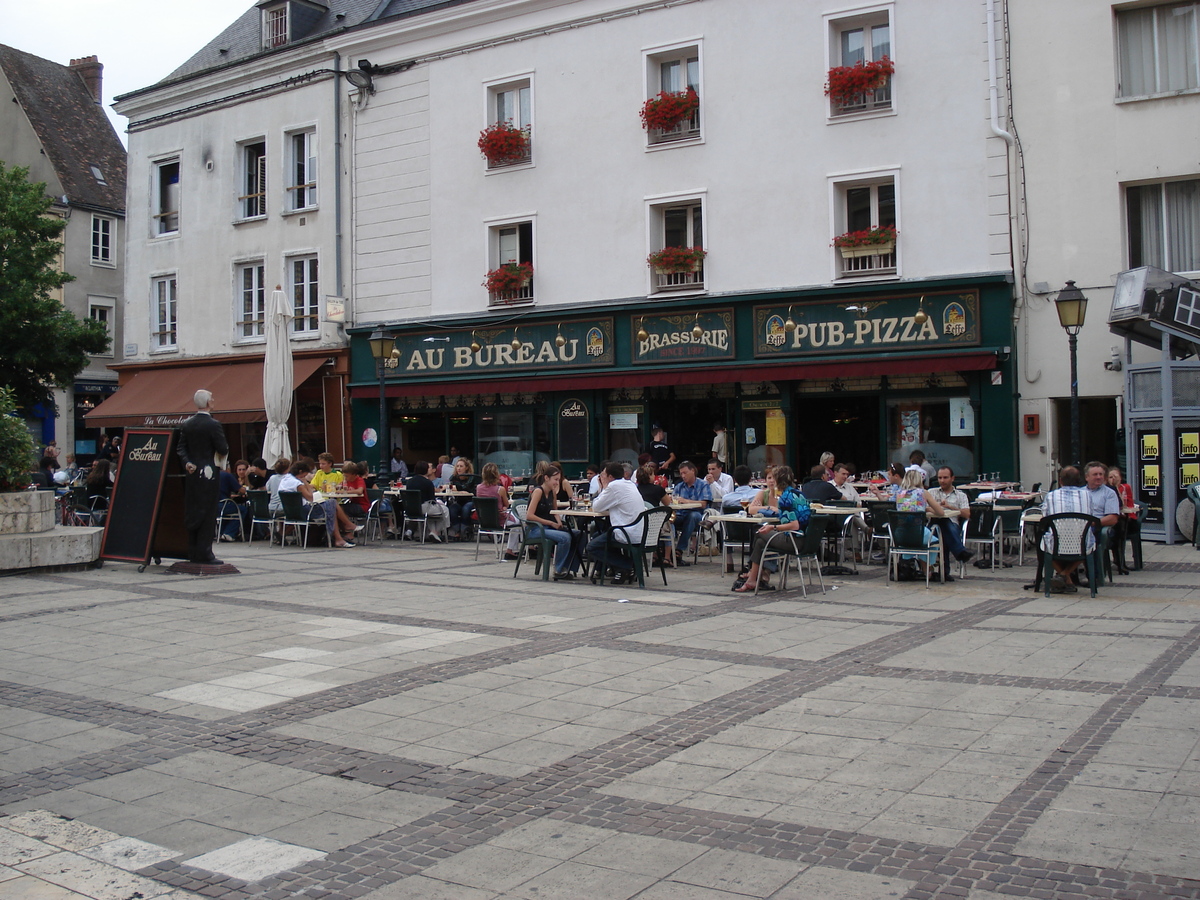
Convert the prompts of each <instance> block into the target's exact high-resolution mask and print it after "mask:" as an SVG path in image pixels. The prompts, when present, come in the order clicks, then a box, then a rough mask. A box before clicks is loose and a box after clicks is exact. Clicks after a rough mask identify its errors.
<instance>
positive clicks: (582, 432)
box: [558, 400, 588, 462]
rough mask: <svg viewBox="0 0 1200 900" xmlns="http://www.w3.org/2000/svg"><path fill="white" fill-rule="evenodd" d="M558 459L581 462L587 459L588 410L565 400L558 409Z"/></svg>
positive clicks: (575, 402) (576, 401)
mask: <svg viewBox="0 0 1200 900" xmlns="http://www.w3.org/2000/svg"><path fill="white" fill-rule="evenodd" d="M558 458H559V459H561V460H568V461H570V462H582V461H584V460H586V459H587V458H588V408H587V406H585V405H584V404H583V402H582V401H580V400H567V401H566V402H565V403H563V404H562V405H561V406H559V408H558Z"/></svg>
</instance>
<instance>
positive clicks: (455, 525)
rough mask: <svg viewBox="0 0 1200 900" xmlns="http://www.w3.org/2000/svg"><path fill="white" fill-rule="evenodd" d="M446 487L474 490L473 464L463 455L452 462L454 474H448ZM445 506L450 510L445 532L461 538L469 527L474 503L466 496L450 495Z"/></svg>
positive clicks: (456, 538)
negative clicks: (448, 478)
mask: <svg viewBox="0 0 1200 900" xmlns="http://www.w3.org/2000/svg"><path fill="white" fill-rule="evenodd" d="M446 487H447V488H449V489H450V490H452V491H466V492H467V493H469V494H470V493H474V492H475V466H474V465H472V463H471V461H470V460H469V459H467V458H466V457H465V456H460V457H459V458H458V460H457V462H455V463H454V474H453V475H451V476H450V480H449V482H447V484H446ZM446 506H447V508H449V510H450V528H449V530H448V531H447V534H448V535H449V537H450V538H452V539H453V540H461V539H462V537H463V534H464V533H465V532H466V531H467V530H469V528H470V522H471V510H473V509H474V508H475V504H473V503H472V502H471V501H470V500H468V499H467V498H466V497H450V498H448V499H447V503H446Z"/></svg>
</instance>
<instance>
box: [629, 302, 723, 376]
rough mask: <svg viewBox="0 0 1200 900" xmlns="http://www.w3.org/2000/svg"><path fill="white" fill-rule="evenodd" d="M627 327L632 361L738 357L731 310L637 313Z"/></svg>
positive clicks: (646, 361)
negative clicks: (669, 313)
mask: <svg viewBox="0 0 1200 900" xmlns="http://www.w3.org/2000/svg"><path fill="white" fill-rule="evenodd" d="M630 326H631V328H632V337H631V339H630V345H631V346H632V347H633V362H635V363H666V362H680V361H687V362H697V361H705V360H715V359H735V358H736V356H737V353H736V351H735V349H734V341H733V310H732V309H703V310H700V311H698V312H688V313H680V314H678V315H663V316H660V315H647V316H639V317H637V318H634V319H633V320H632V321H631V322H630ZM643 334H644V335H645V336H644V337H642V336H641V335H643Z"/></svg>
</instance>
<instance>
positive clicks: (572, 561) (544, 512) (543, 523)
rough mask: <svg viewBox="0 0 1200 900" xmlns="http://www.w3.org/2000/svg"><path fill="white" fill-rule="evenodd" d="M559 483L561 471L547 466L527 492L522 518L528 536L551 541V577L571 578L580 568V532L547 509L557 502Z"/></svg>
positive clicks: (552, 507)
mask: <svg viewBox="0 0 1200 900" xmlns="http://www.w3.org/2000/svg"><path fill="white" fill-rule="evenodd" d="M561 484H562V470H561V469H558V468H556V467H555V466H549V467H548V468H547V469H546V471H545V473H544V474H542V475H541V476H539V477H538V480H537V483H536V485H535V486H534V488H533V490H532V491H530V492H529V511H528V512H527V513H526V514H525V518H526V521H527V522H528V523H529V534H530V536H531V537H534V538H545V539H546V540H549V541H553V542H554V580H555V581H570V580H572V579H573V578H574V577H575V572H576V570H577V569H578V568H579V561H580V558H581V553H580V548H579V543H580V537H581V535H580V533H579V532H578V531H575V530H574V529H572V528H568V527H567V526H565V525H563V524H562V523H561V522H559V521H558V520H557V519H555V518H554V517H553V516H552V515H551V512H550V511H551V510H552V509H555V508H556V505H557V501H556V500H555V498H556V497H557V496H558V489H559V487H560V485H561Z"/></svg>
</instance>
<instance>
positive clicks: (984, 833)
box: [910, 626, 1200, 898]
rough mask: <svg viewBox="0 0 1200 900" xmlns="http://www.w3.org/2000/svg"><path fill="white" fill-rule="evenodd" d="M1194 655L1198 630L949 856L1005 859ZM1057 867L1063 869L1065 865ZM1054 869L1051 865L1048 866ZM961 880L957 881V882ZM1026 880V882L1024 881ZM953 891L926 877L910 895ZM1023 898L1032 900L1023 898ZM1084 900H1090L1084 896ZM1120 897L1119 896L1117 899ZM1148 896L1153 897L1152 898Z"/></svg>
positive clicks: (1106, 706)
mask: <svg viewBox="0 0 1200 900" xmlns="http://www.w3.org/2000/svg"><path fill="white" fill-rule="evenodd" d="M1197 649H1200V626H1197V627H1196V628H1193V629H1192V631H1191V632H1190V633H1189V634H1188V635H1187V636H1185V637H1183V638H1180V639H1179V640H1177V641H1175V642H1174V643H1173V644H1172V646H1171V647H1169V648H1168V649H1166V650H1164V651H1163V652H1162V653H1161V654H1159V656H1158V658H1157V659H1156V660H1154V661H1153V662H1152V663H1151V664H1150V665H1148V666H1146V667H1145V668H1144V669H1143V670H1142V671H1141V672H1139V673H1138V674H1137V675H1136V676H1135V677H1134V678H1132V679H1130V680H1129V682H1128V683H1127V684H1126V685H1124V686H1123V687H1122V688H1121V690H1119V691H1118V692H1117V693H1116V694H1115V695H1113V696H1112V697H1110V698H1109V699H1108V700H1106V701H1105V702H1104V703H1103V704H1102V705H1101V706H1100V708H1099V709H1097V710H1096V712H1094V713H1093V714H1092V715H1091V716H1089V717H1088V720H1087V721H1086V722H1084V723H1083V724H1082V725H1081V726H1080V727H1079V728H1077V729H1076V730H1075V732H1074V733H1073V734H1072V735H1071V736H1070V737H1068V738H1067V739H1066V740H1065V741H1063V743H1062V744H1061V745H1059V748H1058V749H1057V750H1056V751H1054V752H1053V753H1052V754H1051V755H1050V756H1049V757H1048V758H1047V759H1046V760H1045V762H1043V763H1042V765H1040V766H1039V767H1038V769H1037V771H1035V772H1034V773H1033V774H1031V775H1030V776H1029V777H1028V778H1026V779H1025V781H1024V782H1022V783H1021V784H1020V785H1018V786H1017V787H1016V788H1014V790H1013V791H1012V792H1011V793H1010V794H1009V795H1008V796H1007V797H1006V798H1005V799H1004V800H1002V801H1001V802H1000V803H999V804H997V805H996V808H995V809H994V810H993V811H992V812H991V813H990V814H989V815H988V816H987V817H986V818H985V819H984V820H983V822H982V823H980V825H979V826H978V827H977V828H976V829H975V830H974V831H973V832H972V834H970V835H969V836H968V837H967V838H966V839H964V840H963V841H961V842H960V843H959V844H958V845H957V846H956V847H955V850H954V853H953V854H952V856H956V857H968V856H969V857H970V858H971V859H974V858H976V855H977V856H978V858H981V859H985V860H986V859H991V858H1001V859H1002V858H1007V857H1009V856H1011V854H1012V853H1013V852H1014V849H1015V847H1016V845H1017V844H1018V843H1019V842H1020V841H1021V839H1022V838H1024V837H1025V835H1026V834H1028V832H1029V829H1030V828H1031V827H1032V826H1033V824H1035V823H1036V822H1037V820H1038V819H1039V818H1040V816H1041V813H1042V812H1044V811H1045V810H1046V809H1047V808H1048V807H1049V806H1050V804H1051V803H1053V801H1054V800H1055V798H1057V797H1059V796H1061V794H1062V793H1063V791H1065V790H1066V788H1067V787H1068V786H1069V785H1070V783H1071V782H1072V781H1073V780H1074V779H1075V778H1076V777H1077V776H1078V775H1079V774H1080V773H1081V772H1082V771H1083V770H1084V768H1085V767H1086V766H1087V765H1088V764H1089V763H1090V762H1091V761H1092V760H1093V759H1095V757H1096V755H1097V754H1098V753H1099V752H1100V751H1101V750H1102V749H1103V748H1104V746H1105V744H1107V742H1108V741H1109V740H1110V739H1111V738H1112V737H1113V735H1115V734H1116V733H1117V731H1118V730H1119V729H1120V727H1121V725H1123V724H1125V723H1126V722H1128V721H1129V719H1130V718H1131V717H1132V716H1133V714H1134V713H1136V712H1137V711H1138V710H1139V709H1140V708H1141V707H1142V706H1143V705H1144V704H1145V702H1146V701H1147V700H1149V699H1150V698H1152V697H1154V696H1156V695H1157V694H1158V693H1159V691H1160V690H1161V688H1162V686H1163V682H1164V681H1165V680H1166V679H1168V678H1170V677H1171V676H1172V675H1174V674H1175V672H1176V671H1178V669H1179V667H1180V666H1182V665H1183V664H1184V663H1185V662H1187V661H1188V660H1190V659H1191V658H1192V657H1193V656H1194V655H1195V653H1196V651H1197ZM1059 865H1061V866H1063V867H1067V866H1068V864H1066V863H1060V864H1059ZM1050 868H1051V869H1053V868H1054V866H1053V864H1051V866H1050ZM959 877H961V876H959ZM1026 877H1027V878H1028V876H1026ZM1145 878H1152V879H1153V882H1154V884H1155V885H1164V884H1165V885H1166V886H1168V887H1177V886H1178V887H1180V889H1183V888H1186V887H1187V886H1189V885H1190V886H1191V887H1190V890H1192V891H1194V892H1195V893H1194V894H1193V893H1172V894H1167V895H1166V896H1200V882H1196V881H1194V880H1191V879H1171V878H1169V877H1168V876H1145ZM1032 882H1033V883H1032V884H1028V885H1024V886H1026V887H1030V888H1031V889H1036V890H1049V889H1051V888H1052V887H1053V886H1054V885H1058V886H1059V887H1061V884H1060V883H1059V881H1058V879H1056V878H1054V877H1053V875H1043V876H1041V877H1034V878H1032ZM1008 884H1009V880H1008V879H1006V878H996V877H994V876H993V875H992V874H990V873H988V874H984V876H983V877H982V878H981V879H980V880H979V881H978V882H977V886H978V887H980V888H982V889H984V890H994V891H999V890H1000V889H1001V886H1003V885H1008ZM958 887H959V885H957V884H954V883H953V879H951V878H949V877H947V876H946V875H943V874H931V875H930V876H929V877H928V878H927V879H925V881H923V882H922V884H920V885H918V886H917V887H916V888H914V889H913V890H914V891H915V892H916V893H911V892H910V896H913V897H930V898H941V897H954V896H961V894H960V893H959V891H958ZM1028 896H1037V895H1036V894H1032V893H1031V894H1029V895H1028ZM1089 896H1091V895H1090V894H1089ZM1122 896H1124V895H1122ZM1152 896H1154V895H1152Z"/></svg>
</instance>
